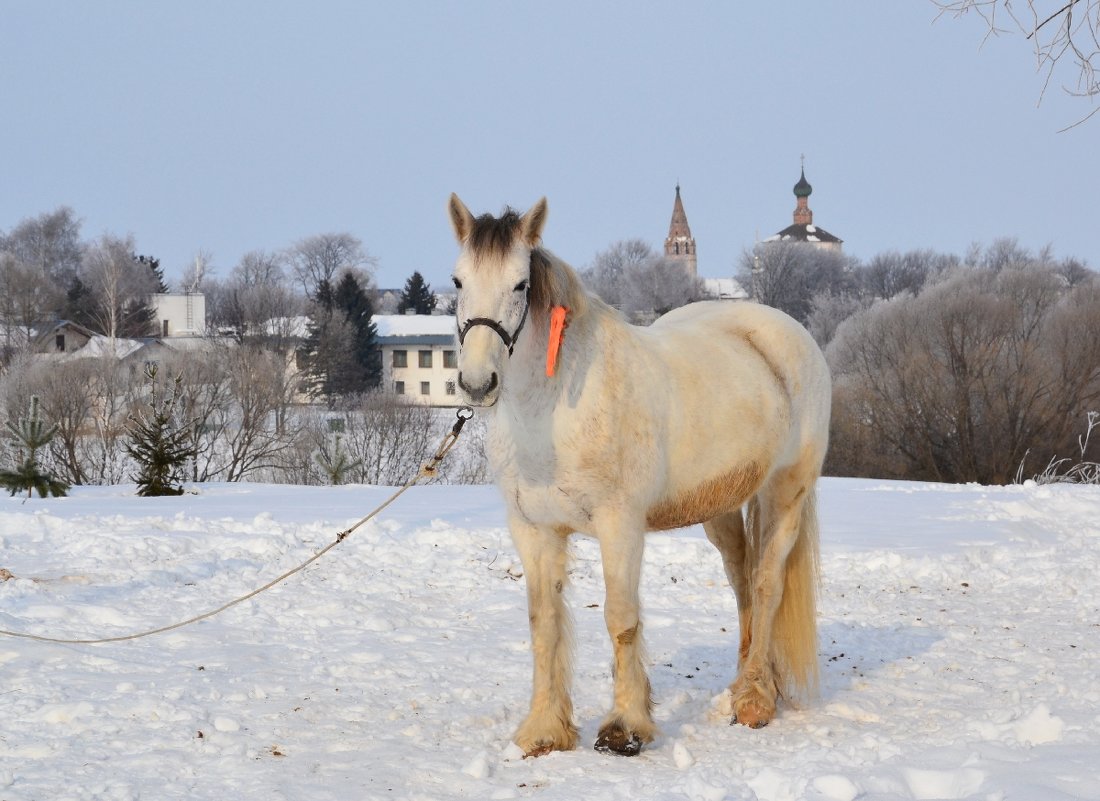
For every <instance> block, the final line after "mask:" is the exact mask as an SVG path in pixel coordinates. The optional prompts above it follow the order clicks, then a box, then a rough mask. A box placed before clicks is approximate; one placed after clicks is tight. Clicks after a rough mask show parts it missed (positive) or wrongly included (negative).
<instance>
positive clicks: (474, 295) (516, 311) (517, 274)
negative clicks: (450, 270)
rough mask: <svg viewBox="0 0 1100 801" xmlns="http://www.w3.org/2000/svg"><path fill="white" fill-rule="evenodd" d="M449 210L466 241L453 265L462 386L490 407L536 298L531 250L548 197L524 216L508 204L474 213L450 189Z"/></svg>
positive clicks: (474, 400) (459, 235)
mask: <svg viewBox="0 0 1100 801" xmlns="http://www.w3.org/2000/svg"><path fill="white" fill-rule="evenodd" d="M449 209H450V215H451V225H452V226H453V227H454V232H455V236H456V237H457V238H458V243H459V245H461V246H462V253H461V254H460V255H459V257H458V262H457V263H456V264H455V270H454V283H455V287H456V288H457V289H458V306H457V311H456V315H457V323H458V339H459V352H458V385H459V387H460V388H461V389H462V392H463V393H464V394H465V395H466V397H467V399H468V400H469V402H470V403H472V404H475V405H478V406H492V405H493V404H494V403H496V402H497V400H498V399H499V397H500V391H501V381H502V378H503V376H502V372H503V366H504V363H505V361H506V360H507V359H508V358H509V357H510V356H511V355H512V352H513V350H514V349H515V347H516V342H517V340H518V338H519V336H520V334H521V333H522V331H523V329H524V326H525V325H526V323H527V317H528V314H529V313H530V312H531V310H532V304H533V303H537V302H538V298H537V297H536V296H533V287H532V283H533V282H534V283H539V279H540V276H538V275H535V276H532V253H533V252H535V251H536V248H537V246H538V243H539V240H540V238H541V236H542V227H543V225H544V224H545V222H546V198H543V199H542V200H540V201H539V202H538V203H536V204H535V205H534V206H532V207H531V209H530V210H529V211H528V212H527V213H526V214H523V215H520V214H519V213H517V212H515V211H513V210H512V209H505V211H504V213H503V214H502V215H501V216H500V217H493V216H492V215H490V214H484V215H482V216H480V217H474V216H473V215H472V214H471V213H470V210H469V209H467V208H466V206H465V204H464V203H463V202H462V201H461V200H459V199H458V195H454V194H452V195H451V200H450V204H449ZM534 292H535V293H536V294H537V292H538V287H534Z"/></svg>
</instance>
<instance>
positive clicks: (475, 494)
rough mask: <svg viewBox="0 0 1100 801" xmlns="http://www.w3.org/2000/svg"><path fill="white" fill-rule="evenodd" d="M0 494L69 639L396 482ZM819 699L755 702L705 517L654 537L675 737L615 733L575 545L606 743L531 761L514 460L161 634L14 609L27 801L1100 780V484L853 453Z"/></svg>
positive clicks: (968, 793) (968, 792) (3, 646)
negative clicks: (622, 738)
mask: <svg viewBox="0 0 1100 801" xmlns="http://www.w3.org/2000/svg"><path fill="white" fill-rule="evenodd" d="M132 489H133V488H132V487H121V488H120V487H113V488H78V489H77V490H75V492H74V494H73V497H71V498H66V499H50V500H39V499H37V498H36V499H34V500H30V501H27V502H26V503H24V502H23V500H22V499H21V498H7V497H4V498H2V499H0V568H3V569H6V570H8V571H10V572H11V574H13V576H14V578H11V579H8V580H6V581H0V628H3V629H14V630H19V631H25V632H33V633H38V634H48V635H53V636H63V637H64V636H71V637H89V636H91V637H95V636H113V635H118V634H123V633H126V632H128V631H132V630H140V629H147V628H154V627H157V626H160V625H163V624H167V623H171V622H173V621H175V620H177V619H180V618H183V617H187V616H190V615H193V614H196V613H198V612H201V611H204V610H206V609H208V608H212V607H215V606H218V605H220V604H221V603H223V602H224V601H227V600H229V599H231V598H233V597H235V596H237V595H240V594H243V593H244V592H246V591H248V590H250V589H252V588H254V587H256V586H258V585H260V584H262V583H264V582H265V581H267V580H268V579H270V578H272V577H274V576H276V575H278V574H279V573H280V572H282V571H284V570H286V569H288V568H289V567H292V566H293V565H295V564H297V563H298V562H300V561H302V560H304V559H305V558H306V557H308V556H309V555H310V554H311V553H312V552H313V551H314V550H315V549H317V548H319V547H321V546H323V545H326V544H327V543H329V542H330V541H332V539H333V538H334V536H335V533H336V532H337V531H338V530H339V529H341V528H344V527H346V526H347V525H349V524H350V523H351V522H353V521H354V520H356V519H358V518H359V517H361V516H362V515H363V514H365V513H366V512H367V511H369V510H370V509H371V508H372V507H373V506H374V505H375V504H377V503H378V502H379V501H380V500H382V499H383V498H384V497H385V496H386V495H387V494H388V492H389V491H388V490H386V489H382V488H374V487H333V488H303V487H287V486H269V485H257V484H219V485H202V486H199V487H197V488H195V489H196V490H197V494H189V495H186V496H184V497H182V498H171V499H139V498H136V497H133V496H132V495H129V494H127V493H129V492H132ZM821 508H822V523H823V588H822V600H821V642H820V653H821V663H822V669H823V688H822V695H821V698H820V699H819V700H818V701H817V702H816V703H813V704H812V705H808V706H806V707H805V708H802V709H791V708H789V707H785V708H782V709H781V712H780V715H779V717H778V718H777V719H776V720H775V721H774V722H773V723H772V725H770V726H768V727H767V728H765V729H762V730H759V731H753V730H750V729H746V728H744V727H740V726H729V725H727V724H728V700H727V697H726V695H725V694H724V690H725V687H726V685H727V684H728V683H729V681H730V680H731V679H732V678H733V672H734V664H735V660H736V655H737V641H736V631H737V626H736V614H737V613H736V606H735V603H734V598H733V593H732V592H731V591H730V590H729V588H728V587H727V586H726V582H725V579H724V577H723V574H722V568H721V565H720V562H719V558H718V554H717V552H716V551H714V550H713V549H712V548H711V546H710V545H709V543H707V541H706V539H705V537H704V536H703V534H702V531H701V529H699V528H693V529H688V530H685V531H681V532H673V533H669V534H659V535H652V536H651V537H650V539H649V544H648V550H647V553H646V567H645V578H644V587H643V598H644V602H645V607H646V613H645V614H646V633H647V639H648V648H649V654H650V659H651V665H652V666H651V677H652V681H653V686H654V694H655V698H656V700H657V702H658V706H657V708H656V716H657V719H658V722H659V724H660V726H661V728H662V731H663V734H662V736H661V737H660V738H659V739H658V740H657V741H656V742H655V743H654V744H653V745H652V746H651V747H649V748H648V749H647V750H646V751H644V752H643V753H642V755H641V756H639V757H636V758H633V759H627V758H622V757H615V756H610V755H604V754H599V753H596V752H594V751H593V750H591V747H590V744H591V742H592V741H593V739H594V738H595V734H596V726H597V724H598V722H599V719H600V717H601V716H602V715H603V713H604V711H605V708H606V704H607V703H608V702H609V699H610V682H611V676H610V646H609V644H608V641H607V637H606V634H605V632H604V628H603V616H602V609H601V604H602V580H601V571H600V564H599V559H598V552H597V549H596V548H595V546H594V543H592V542H591V541H587V540H584V539H581V538H577V539H575V541H574V547H573V551H574V556H575V560H574V565H573V569H572V587H571V589H570V593H571V601H572V606H573V609H574V612H575V617H576V628H577V679H576V683H575V699H576V709H577V715H578V723H579V725H580V727H581V730H582V738H583V743H584V747H583V748H580V749H578V750H576V751H573V752H571V753H559V754H552V755H550V756H546V757H543V758H540V759H527V760H524V759H521V758H518V757H517V755H516V754H515V752H514V749H513V748H512V747H510V746H509V736H510V735H511V733H512V731H513V729H514V728H515V726H516V725H517V723H518V722H519V721H520V719H521V717H522V716H523V714H524V712H525V709H526V704H527V694H528V689H529V680H530V653H529V643H528V633H527V613H526V609H525V597H524V587H523V582H522V579H520V578H519V575H520V573H521V572H522V571H521V570H520V567H519V565H518V562H517V559H516V556H515V554H514V551H513V549H512V546H511V543H510V541H509V538H508V534H507V531H506V529H505V527H504V521H503V511H502V507H501V505H500V503H499V501H498V499H497V496H496V491H495V490H494V489H493V488H492V487H443V486H435V487H424V488H417V489H414V490H412V491H410V492H409V493H408V494H406V495H405V496H403V497H402V498H401V499H400V500H398V502H397V503H396V504H395V505H394V506H392V507H390V508H389V509H388V510H386V511H385V512H383V513H382V515H381V516H380V518H379V519H377V520H376V521H374V522H371V523H369V524H367V525H366V526H364V527H363V528H362V529H360V530H359V531H358V532H356V533H355V534H353V535H352V536H351V537H350V538H349V539H347V540H346V541H344V542H343V543H341V544H340V545H339V546H337V548H335V549H334V550H333V551H332V553H330V554H329V555H328V556H326V557H325V558H324V559H322V560H321V561H319V562H317V563H316V564H314V565H313V566H312V567H311V568H309V569H308V570H307V571H306V572H305V573H303V574H300V575H299V576H296V577H294V578H292V579H291V580H289V581H288V582H287V583H285V584H283V585H280V586H279V587H277V588H275V589H274V590H272V591H271V592H269V593H267V594H265V595H263V596H260V597H259V598H257V599H255V600H253V601H249V602H247V603H246V604H243V605H241V606H238V607H235V608H233V609H231V610H229V611H227V612H225V613H224V614H223V615H221V616H219V617H216V618H214V619H213V620H211V621H208V622H203V623H199V624H197V625H194V626H192V627H189V628H186V629H182V630H179V631H175V632H171V633H168V634H163V635H159V636H155V637H151V638H147V639H143V640H138V641H134V642H125V643H119V644H112V645H101V646H66V645H51V644H43V643H37V642H32V641H27V640H18V639H12V638H7V637H0V676H2V677H3V680H2V683H0V799H2V801H16V800H17V799H18V800H20V801H22V800H23V799H34V800H35V801H63V800H64V799H111V800H112V801H115V800H117V801H123V800H124V799H139V798H140V799H155V800H157V801H159V800H160V799H190V800H194V799H210V800H211V801H234V799H249V800H250V801H251V800H253V799H291V800H294V801H298V800H299V799H301V800H305V799H308V800H309V801H326V800H327V799H332V800H333V801H353V800H355V799H425V800H428V799H432V800H433V801H434V800H436V799H460V798H461V799H506V798H538V799H568V801H577V799H617V798H621V799H632V800H633V799H662V800H665V799H705V800H706V801H720V799H754V798H759V799H832V800H834V801H848V800H849V799H855V798H865V799H910V798H918V799H926V798H972V799H983V801H984V800H985V799H1027V800H1028V801H1036V800H1040V801H1041V800H1043V799H1069V798H1073V799H1100V656H1098V654H1100V579H1098V576H1097V573H1098V572H1100V488H1095V487H1093V488H1088V487H1084V488H1082V487H1065V486H1034V485H1030V486H1022V487H1021V486H1016V487H1007V488H986V487H978V486H943V485H925V484H906V483H898V482H883V481H856V480H825V481H824V482H823V486H822V490H821Z"/></svg>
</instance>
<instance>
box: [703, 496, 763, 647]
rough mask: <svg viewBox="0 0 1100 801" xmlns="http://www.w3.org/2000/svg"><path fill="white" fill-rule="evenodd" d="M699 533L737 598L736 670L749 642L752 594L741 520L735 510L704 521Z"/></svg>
mask: <svg viewBox="0 0 1100 801" xmlns="http://www.w3.org/2000/svg"><path fill="white" fill-rule="evenodd" d="M703 530H704V531H705V532H706V533H707V539H709V540H710V541H711V542H712V543H713V544H714V547H715V548H717V549H718V552H719V553H720V554H721V555H722V565H723V567H725V569H726V578H727V579H729V583H730V586H731V587H733V592H734V594H735V595H736V596H737V617H738V621H739V622H740V628H741V645H740V649H739V654H740V656H739V658H738V661H737V664H738V665H739V666H740V665H741V664H742V663H743V662H744V661H745V657H746V656H747V655H748V652H749V643H751V642H752V625H751V622H752V593H751V592H750V587H749V583H750V580H751V578H752V564H751V555H750V552H749V547H748V546H749V543H748V541H747V539H746V537H745V518H744V516H743V515H742V513H741V510H740V509H738V510H737V511H735V512H729V513H728V514H723V515H719V516H718V517H715V518H714V519H713V520H708V521H706V522H705V523H703Z"/></svg>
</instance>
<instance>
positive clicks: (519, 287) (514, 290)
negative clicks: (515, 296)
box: [512, 280, 527, 292]
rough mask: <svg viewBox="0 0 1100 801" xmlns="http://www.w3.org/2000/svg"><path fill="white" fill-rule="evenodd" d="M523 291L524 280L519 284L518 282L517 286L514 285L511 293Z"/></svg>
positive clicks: (525, 287)
mask: <svg viewBox="0 0 1100 801" xmlns="http://www.w3.org/2000/svg"><path fill="white" fill-rule="evenodd" d="M525 289H527V281H526V280H524V281H520V282H519V283H518V284H516V285H515V286H514V287H513V288H512V291H513V292H522V291H523V290H525Z"/></svg>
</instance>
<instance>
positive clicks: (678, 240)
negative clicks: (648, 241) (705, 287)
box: [665, 184, 699, 278]
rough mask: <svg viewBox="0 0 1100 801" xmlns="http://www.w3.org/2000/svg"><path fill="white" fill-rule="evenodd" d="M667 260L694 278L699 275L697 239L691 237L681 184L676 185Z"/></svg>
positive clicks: (667, 243)
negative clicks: (681, 195) (696, 252)
mask: <svg viewBox="0 0 1100 801" xmlns="http://www.w3.org/2000/svg"><path fill="white" fill-rule="evenodd" d="M665 258H666V259H668V260H670V261H673V262H676V263H677V264H682V265H683V266H684V269H685V270H686V271H687V272H688V274H689V275H691V276H692V277H693V278H694V277H696V276H697V275H698V274H699V268H698V265H697V263H696V259H695V237H693V236H692V235H691V226H689V225H688V219H687V214H686V213H685V212H684V202H683V201H682V200H681V199H680V184H676V200H675V201H674V202H673V204H672V222H671V223H669V226H668V237H667V238H666V239H665Z"/></svg>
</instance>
